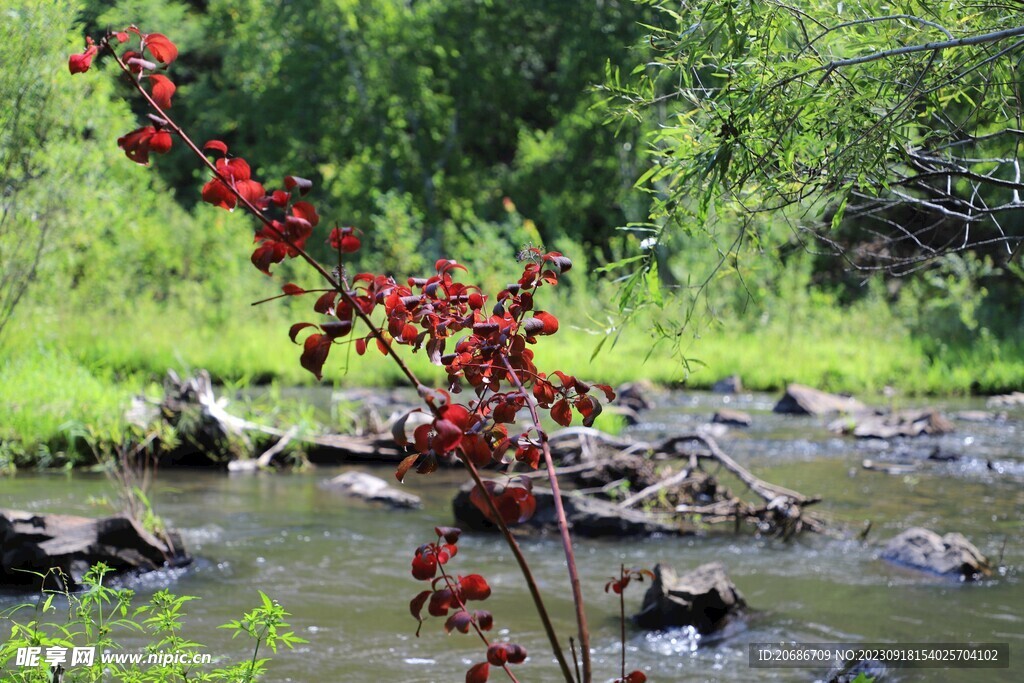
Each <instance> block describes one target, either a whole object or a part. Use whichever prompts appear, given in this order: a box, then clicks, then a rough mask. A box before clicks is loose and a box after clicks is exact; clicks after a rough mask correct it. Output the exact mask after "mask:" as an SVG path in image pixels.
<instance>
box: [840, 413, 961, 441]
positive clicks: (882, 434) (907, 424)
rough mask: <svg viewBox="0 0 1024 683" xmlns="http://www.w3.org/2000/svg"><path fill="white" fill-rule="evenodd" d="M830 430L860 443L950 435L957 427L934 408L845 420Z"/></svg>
mask: <svg viewBox="0 0 1024 683" xmlns="http://www.w3.org/2000/svg"><path fill="white" fill-rule="evenodd" d="M828 428H829V429H830V430H831V431H833V432H837V433H839V434H852V435H853V436H855V437H857V438H858V439H892V438H894V437H897V436H908V437H913V436H930V435H937V434H948V433H949V432H952V431H953V423H952V422H950V421H949V420H947V419H946V418H945V417H943V416H942V415H941V414H940V413H939V411H937V410H935V409H934V408H926V409H924V410H902V411H897V412H894V413H890V414H888V415H869V414H864V415H856V416H853V417H849V418H845V417H841V418H839V419H838V420H835V421H834V422H833V423H832V424H830V425H829V426H828Z"/></svg>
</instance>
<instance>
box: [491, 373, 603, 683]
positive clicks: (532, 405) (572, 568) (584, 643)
mask: <svg viewBox="0 0 1024 683" xmlns="http://www.w3.org/2000/svg"><path fill="white" fill-rule="evenodd" d="M502 361H503V362H504V364H505V369H506V370H507V371H508V374H509V377H510V378H511V379H512V383H513V384H515V386H516V388H517V389H518V390H519V392H520V393H521V394H522V396H523V398H524V399H525V400H526V405H527V407H528V408H529V410H530V417H531V419H532V420H533V424H534V426H535V427H536V428H537V431H538V433H540V434H541V450H542V452H543V453H544V465H545V466H546V467H547V471H548V482H549V483H550V485H551V494H552V498H554V502H555V519H556V520H557V522H558V531H559V533H560V535H561V537H562V549H563V550H564V551H565V565H566V568H567V570H568V572H569V583H570V584H571V586H572V601H573V604H574V605H575V607H576V629H577V631H578V635H579V639H580V655H581V658H582V660H583V683H590V681H591V678H592V675H593V671H592V666H591V662H590V630H589V629H588V628H587V614H586V611H585V610H584V606H583V590H582V587H581V585H580V574H579V570H578V569H577V567H576V555H575V553H574V552H573V549H572V534H570V533H569V522H568V520H567V519H566V516H565V506H563V505H562V492H561V489H560V487H559V486H558V474H557V473H556V471H555V460H554V458H553V457H552V456H551V447H550V446H549V445H548V439H547V434H545V433H544V430H543V428H542V427H541V424H540V415H539V414H538V413H537V404H536V402H535V401H534V399H533V395H532V394H531V393H530V392H528V391H526V388H525V387H524V386H523V383H522V381H520V379H519V375H517V374H516V371H515V369H514V368H513V367H512V364H511V363H509V362H508V358H506V357H505V356H502Z"/></svg>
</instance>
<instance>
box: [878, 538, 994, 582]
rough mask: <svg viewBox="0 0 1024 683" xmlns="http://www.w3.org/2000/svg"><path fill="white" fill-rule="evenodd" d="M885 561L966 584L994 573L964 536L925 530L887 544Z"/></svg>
mask: <svg viewBox="0 0 1024 683" xmlns="http://www.w3.org/2000/svg"><path fill="white" fill-rule="evenodd" d="M882 559H885V560H888V561H890V562H895V563H897V564H902V565H906V566H908V567H913V568H914V569H921V570H923V571H928V572H932V573H934V574H942V575H944V576H957V577H960V578H962V579H964V580H966V581H973V580H975V579H978V578H981V577H982V576H987V575H988V574H989V572H990V570H989V564H988V560H987V559H986V558H985V556H984V555H982V554H981V551H979V550H978V549H977V548H976V547H974V545H973V544H972V543H971V542H970V541H968V540H967V539H966V538H965V537H964V536H963V534H957V533H950V534H946V535H945V536H939V535H938V534H937V533H935V532H934V531H931V530H929V529H923V528H921V527H913V528H910V529H907V530H906V531H904V532H903V533H901V534H900V535H899V536H896V537H895V538H893V539H891V540H890V541H889V542H888V543H886V544H885V548H884V549H883V550H882Z"/></svg>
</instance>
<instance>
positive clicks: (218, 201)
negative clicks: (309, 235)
mask: <svg viewBox="0 0 1024 683" xmlns="http://www.w3.org/2000/svg"><path fill="white" fill-rule="evenodd" d="M202 195H203V201H204V202H206V203H207V204H213V205H214V206H219V207H220V208H222V209H227V210H228V211H230V210H231V209H233V208H235V204H237V203H238V198H237V197H235V193H234V192H232V191H231V188H229V187H228V186H227V185H225V184H224V182H223V181H222V180H221V179H220V178H214V179H213V180H211V181H210V182H208V183H206V184H205V185H203V193H202ZM281 260H283V259H281ZM281 260H278V261H274V263H280V262H281ZM255 262H256V261H255V259H254V260H253V263H255ZM257 267H259V266H257ZM260 270H262V271H263V272H267V269H266V268H260Z"/></svg>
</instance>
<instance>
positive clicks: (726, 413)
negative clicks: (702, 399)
mask: <svg viewBox="0 0 1024 683" xmlns="http://www.w3.org/2000/svg"><path fill="white" fill-rule="evenodd" d="M711 421H712V422H714V423H716V424H723V425H731V426H733V427H749V426H750V425H751V424H753V422H754V420H753V418H751V417H750V415H749V414H748V413H744V412H743V411H742V410H731V409H729V408H722V409H720V410H719V411H718V412H716V413H715V416H714V417H713V418H711Z"/></svg>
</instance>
